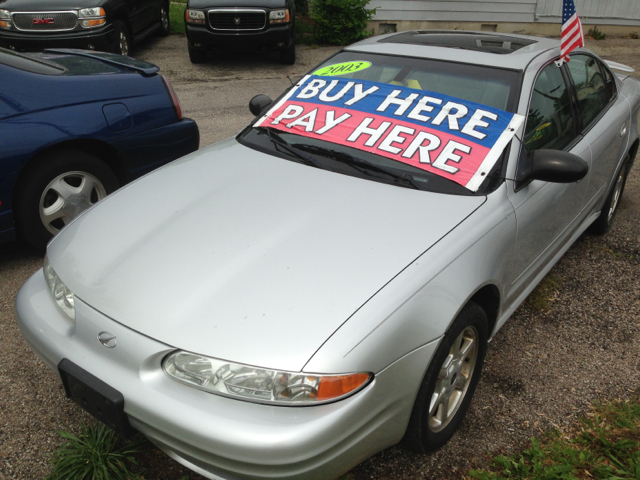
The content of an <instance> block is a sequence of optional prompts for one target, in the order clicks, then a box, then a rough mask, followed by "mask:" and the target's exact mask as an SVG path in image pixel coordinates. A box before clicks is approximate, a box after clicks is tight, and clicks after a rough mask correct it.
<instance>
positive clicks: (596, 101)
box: [568, 54, 631, 208]
mask: <svg viewBox="0 0 640 480" xmlns="http://www.w3.org/2000/svg"><path fill="white" fill-rule="evenodd" d="M568 70H569V73H570V77H571V80H572V82H573V85H574V88H575V91H576V96H577V100H578V111H579V115H580V121H581V126H582V129H581V131H582V135H584V137H585V139H586V140H587V142H589V145H590V146H591V154H592V157H593V159H592V164H591V174H590V176H589V182H588V185H587V193H586V195H587V203H588V204H590V203H593V204H594V205H597V206H598V208H599V207H600V204H601V202H598V200H600V201H603V200H604V197H605V196H606V192H607V191H608V189H607V188H606V187H607V186H608V185H609V182H611V180H612V178H613V175H614V173H615V170H616V167H617V166H618V164H619V161H620V160H621V159H622V157H623V156H624V154H625V152H626V147H627V141H628V138H629V135H628V132H629V125H630V123H631V117H630V110H629V106H628V104H627V102H626V101H625V99H624V98H622V97H621V96H620V95H618V93H617V85H616V82H615V79H614V77H613V74H612V73H611V72H610V71H609V69H608V68H607V67H606V66H605V65H603V64H602V63H601V62H600V61H598V60H597V59H596V58H595V57H592V56H591V55H587V54H579V55H571V61H570V62H569V64H568ZM590 206H591V205H590Z"/></svg>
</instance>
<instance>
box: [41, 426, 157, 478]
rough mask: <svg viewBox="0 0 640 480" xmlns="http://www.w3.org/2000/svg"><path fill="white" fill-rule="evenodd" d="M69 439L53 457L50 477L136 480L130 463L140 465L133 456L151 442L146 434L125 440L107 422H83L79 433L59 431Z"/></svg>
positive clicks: (59, 433) (63, 436)
mask: <svg viewBox="0 0 640 480" xmlns="http://www.w3.org/2000/svg"><path fill="white" fill-rule="evenodd" d="M57 433H58V435H60V436H61V437H62V438H64V439H66V440H67V442H66V443H65V444H64V445H62V447H60V449H59V450H58V451H57V452H56V453H55V455H54V457H53V462H52V463H53V470H52V472H51V475H49V476H48V477H47V480H68V479H74V480H136V479H142V477H140V476H138V475H136V474H135V473H132V472H131V471H130V470H129V468H130V466H131V465H138V462H137V461H136V459H135V458H134V457H133V455H134V454H136V453H138V452H140V451H141V450H142V449H143V448H145V447H146V446H147V445H148V441H147V439H146V438H144V437H142V438H140V439H138V440H134V441H132V442H129V443H126V444H123V443H124V442H122V441H121V440H120V439H119V438H118V437H117V436H116V434H115V433H114V431H113V430H111V429H110V428H109V427H107V426H105V425H100V426H98V427H94V428H90V427H87V426H86V425H82V431H81V432H80V434H79V435H77V436H76V435H73V434H72V433H70V432H65V431H58V432H57Z"/></svg>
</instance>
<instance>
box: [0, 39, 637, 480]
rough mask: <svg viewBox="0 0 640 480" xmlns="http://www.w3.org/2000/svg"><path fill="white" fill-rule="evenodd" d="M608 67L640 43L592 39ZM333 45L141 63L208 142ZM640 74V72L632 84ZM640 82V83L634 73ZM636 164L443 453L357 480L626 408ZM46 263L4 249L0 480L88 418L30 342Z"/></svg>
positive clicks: (425, 469)
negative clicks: (21, 293) (607, 405)
mask: <svg viewBox="0 0 640 480" xmlns="http://www.w3.org/2000/svg"><path fill="white" fill-rule="evenodd" d="M588 46H589V47H590V48H593V49H594V50H595V51H596V52H597V53H599V54H601V55H603V56H604V58H608V59H612V60H615V61H618V62H621V63H625V64H627V65H631V66H633V67H635V68H636V69H638V70H640V58H639V57H638V56H637V53H635V52H637V51H638V47H640V41H638V40H616V39H614V40H606V41H602V42H594V41H591V42H590V43H589V44H588ZM335 50H336V49H335V48H318V49H310V48H308V47H307V48H301V49H300V50H299V51H298V63H297V64H296V65H294V66H283V65H280V64H279V63H278V62H277V56H276V55H274V56H273V57H271V56H267V57H265V56H264V55H260V54H256V55H240V56H238V55H233V56H231V55H230V56H221V57H216V58H215V59H212V60H211V61H210V62H209V63H208V64H206V65H198V66H192V65H191V64H190V63H189V60H188V56H187V51H186V43H185V40H184V38H183V37H178V36H172V37H168V38H166V39H160V40H155V39H153V40H150V41H149V42H147V43H145V44H144V45H142V46H141V47H138V48H137V49H136V50H135V51H134V55H136V56H138V57H140V58H143V59H145V60H149V61H151V62H154V63H156V64H157V65H159V66H160V67H161V71H162V73H164V74H165V75H166V76H167V77H168V78H169V79H170V80H171V82H172V83H173V85H174V87H175V90H176V91H177V93H178V95H179V97H180V99H181V101H182V107H183V111H184V112H185V115H186V116H190V117H192V118H194V119H195V120H196V121H197V122H198V124H199V125H200V130H201V134H202V142H201V145H202V146H205V145H208V144H210V143H213V142H216V141H218V140H221V139H223V138H226V137H228V136H231V135H233V134H235V133H236V132H237V131H238V130H239V129H240V128H242V127H243V126H244V125H246V124H247V123H248V122H249V121H250V120H251V114H250V113H249V110H248V108H247V104H248V101H249V99H250V98H251V97H252V96H253V95H254V94H257V93H266V94H268V95H271V96H272V97H275V96H277V95H278V94H279V93H280V92H281V91H282V90H283V89H284V88H286V87H287V86H289V85H290V83H289V80H288V79H287V77H286V76H287V75H289V76H291V78H292V79H295V78H296V77H298V76H300V75H301V74H303V73H304V72H305V71H306V70H308V69H310V68H311V67H313V66H314V65H316V64H317V63H319V62H320V60H322V59H323V58H324V57H326V56H327V55H329V54H330V53H332V52H333V51H335ZM636 75H637V74H636ZM638 78H640V77H638ZM639 225H640V160H638V161H637V162H636V165H635V167H634V169H633V171H632V172H631V174H630V177H629V180H628V183H627V188H626V191H625V194H624V198H623V200H622V202H621V204H620V211H619V213H618V216H617V218H616V222H615V225H614V227H613V229H612V230H611V232H610V233H609V234H607V235H606V236H604V237H594V236H591V235H588V234H585V235H583V236H582V238H580V239H579V240H578V242H577V243H576V244H575V245H574V246H573V247H572V248H571V249H570V250H569V251H568V252H567V254H566V255H565V256H564V257H563V258H562V259H561V260H560V262H559V263H558V264H557V266H556V267H555V268H554V269H553V270H552V272H551V274H550V276H552V278H553V279H554V282H553V287H552V288H551V289H550V291H549V294H548V298H549V301H548V308H546V309H543V310H540V309H538V310H535V309H533V308H532V307H531V306H529V305H527V304H525V305H524V306H523V307H521V308H520V309H519V310H518V311H517V312H516V313H515V314H514V315H513V317H512V318H511V320H509V321H508V322H507V324H506V325H505V326H504V327H503V329H502V330H501V331H500V332H499V333H498V334H497V335H496V337H495V339H494V340H493V342H492V343H491V344H490V346H489V352H488V357H487V362H486V366H485V371H484V376H483V377H482V379H481V381H480V384H479V386H478V390H477V392H476V396H475V399H474V401H473V403H472V405H471V408H470V410H469V412H468V414H467V417H466V419H465V421H464V422H463V423H462V427H461V428H460V430H459V431H458V433H457V434H456V435H455V436H454V437H453V439H452V441H451V442H450V443H449V444H448V445H446V446H445V447H444V448H442V449H441V450H440V451H438V452H437V453H435V454H433V455H416V454H412V453H408V452H406V451H405V450H403V449H402V448H400V447H393V448H390V449H388V450H386V451H384V452H382V453H380V454H378V455H376V456H375V457H373V458H371V459H370V460H368V461H366V462H364V463H363V464H361V465H360V466H358V467H357V468H355V469H354V470H352V471H351V472H350V473H349V474H347V476H346V477H347V478H349V479H358V480H359V479H364V478H367V479H368V478H376V479H418V478H429V479H431V478H438V479H461V478H463V477H464V473H465V472H466V471H467V469H468V468H470V467H477V466H482V465H484V464H485V463H486V456H485V454H486V452H488V451H489V452H492V453H498V452H502V451H505V452H510V451H513V450H514V449H517V448H520V447H522V446H523V445H524V444H525V443H526V442H527V440H528V439H529V438H530V437H531V436H534V435H539V434H540V433H541V432H542V431H543V430H546V429H548V428H551V427H554V426H559V427H562V426H565V425H568V424H569V423H571V422H572V421H574V420H575V418H576V417H577V416H578V415H580V414H581V413H583V412H584V411H585V410H586V409H587V408H588V405H589V404H590V403H591V402H594V401H597V400H599V399H612V398H623V399H625V398H629V397H630V396H633V395H634V394H637V393H639V392H638V388H639V383H638V382H639V380H640V372H639V367H640V355H639V354H640V232H639V230H640V228H639ZM41 265H42V258H41V257H40V256H38V255H35V254H33V253H32V252H31V251H29V250H27V249H26V248H24V247H22V246H19V245H16V244H12V245H5V246H1V247H0V328H1V331H2V337H1V340H2V343H1V345H2V347H1V348H0V478H3V479H4V478H6V479H41V478H43V477H44V476H46V474H47V473H48V471H49V468H48V463H49V455H50V454H51V453H52V452H54V451H55V450H56V448H57V447H58V445H60V443H61V442H60V439H59V437H58V436H57V435H56V434H55V430H59V429H66V430H73V431H77V430H78V428H79V425H80V424H81V423H82V422H92V420H91V419H90V418H89V417H88V416H87V415H86V414H85V413H83V412H82V411H81V410H80V409H79V408H78V407H76V406H75V404H73V403H72V402H70V401H68V400H66V399H65V398H64V392H63V389H62V386H61V384H60V381H59V379H58V377H57V376H56V375H55V374H54V373H53V372H51V371H50V370H49V369H48V368H47V367H45V366H44V364H42V363H41V362H40V361H39V360H38V359H37V358H36V356H35V355H34V354H33V353H32V352H31V350H30V349H29V348H28V347H27V345H26V344H25V343H24V342H23V340H22V338H21V336H20V333H19V331H18V328H17V326H16V324H15V321H14V319H13V316H14V298H15V296H16V293H17V291H18V289H19V287H20V285H21V284H22V283H23V282H24V281H25V280H26V279H27V278H28V277H29V276H30V275H31V274H32V273H33V272H35V271H36V270H37V269H39V268H40V266H41ZM144 457H145V458H144V462H145V464H146V466H147V467H149V470H148V471H147V472H146V474H145V477H146V478H148V479H149V480H156V479H157V480H161V479H171V480H178V479H182V478H183V477H184V476H185V475H188V476H189V479H190V480H194V479H200V478H202V477H199V476H198V475H195V474H193V473H191V472H190V471H189V470H186V469H183V468H182V467H181V466H179V465H178V464H177V463H175V462H173V461H172V460H170V459H169V458H168V457H166V456H165V455H164V454H162V453H161V452H158V451H156V450H151V451H149V452H147V453H146V454H145V456H144Z"/></svg>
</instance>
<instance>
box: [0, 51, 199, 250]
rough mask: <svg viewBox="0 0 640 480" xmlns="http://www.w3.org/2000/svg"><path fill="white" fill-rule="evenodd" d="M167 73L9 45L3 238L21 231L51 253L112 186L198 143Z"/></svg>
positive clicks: (113, 58) (115, 59)
mask: <svg viewBox="0 0 640 480" xmlns="http://www.w3.org/2000/svg"><path fill="white" fill-rule="evenodd" d="M157 72H158V67H156V66H155V65H152V64H150V63H147V62H142V61H139V60H134V59H132V58H129V57H124V56H121V55H115V54H110V53H97V52H90V51H83V50H65V49H59V50H45V51H44V52H42V53H31V54H22V53H16V52H14V51H11V50H6V49H2V48H0V79H2V80H1V81H0V244H1V243H5V242H9V241H12V240H14V239H15V238H16V234H17V235H18V236H19V237H21V238H22V239H24V240H25V241H27V242H28V243H30V244H31V245H33V246H34V247H36V248H38V249H42V250H43V249H44V247H45V246H46V244H47V242H48V241H49V240H50V239H51V237H53V235H55V234H56V233H58V232H59V231H60V230H61V229H62V228H63V227H64V226H65V225H66V224H68V223H69V222H70V221H71V220H72V219H73V218H74V217H76V216H77V215H78V214H79V213H80V212H82V211H84V210H86V209H87V208H89V207H90V206H92V205H94V204H95V203H96V202H98V201H100V200H101V199H102V198H104V197H105V196H107V195H108V194H109V193H111V192H113V191H114V190H116V189H118V188H119V187H120V186H122V185H124V184H126V183H128V182H130V181H132V180H134V179H136V178H138V177H140V176H142V175H144V174H145V173H147V172H149V171H151V170H153V169H154V168H157V167H159V166H161V165H164V164H166V163H168V162H170V161H172V160H174V159H176V158H179V157H181V156H183V155H186V154H187V153H190V152H193V151H195V150H197V149H198V146H199V143H200V134H199V131H198V126H197V125H196V123H195V122H194V121H193V120H191V119H188V118H183V117H182V112H181V109H180V104H179V102H178V98H177V96H176V95H175V93H174V91H173V89H172V88H171V85H170V84H169V82H168V81H167V79H166V78H164V77H163V76H162V75H159V74H158V73H157ZM158 195H159V197H160V198H159V200H158V201H159V203H160V202H161V196H162V195H163V192H158Z"/></svg>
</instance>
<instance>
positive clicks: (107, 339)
mask: <svg viewBox="0 0 640 480" xmlns="http://www.w3.org/2000/svg"><path fill="white" fill-rule="evenodd" d="M98 341H99V342H100V343H101V344H102V345H104V346H105V347H107V348H114V347H115V346H116V337H115V335H111V334H110V333H109V332H100V333H99V334H98Z"/></svg>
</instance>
